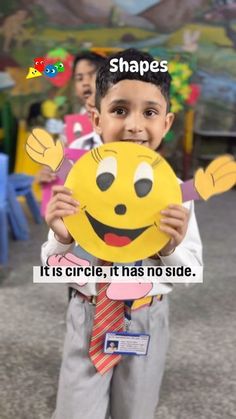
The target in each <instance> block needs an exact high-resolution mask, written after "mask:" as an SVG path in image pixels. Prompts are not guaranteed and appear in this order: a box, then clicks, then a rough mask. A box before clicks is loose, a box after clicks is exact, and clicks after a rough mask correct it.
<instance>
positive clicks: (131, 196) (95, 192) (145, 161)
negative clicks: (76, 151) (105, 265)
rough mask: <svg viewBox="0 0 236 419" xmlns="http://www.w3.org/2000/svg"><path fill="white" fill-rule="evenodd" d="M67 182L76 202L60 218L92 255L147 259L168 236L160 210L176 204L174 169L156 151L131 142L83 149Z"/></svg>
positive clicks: (123, 259)
mask: <svg viewBox="0 0 236 419" xmlns="http://www.w3.org/2000/svg"><path fill="white" fill-rule="evenodd" d="M65 186H67V187H68V188H70V189H71V190H72V191H73V197H74V198H75V199H76V200H77V201H79V203H80V209H79V211H78V213H77V214H75V215H72V216H68V217H65V218H64V222H65V225H66V227H67V228H68V230H69V232H70V234H71V235H72V237H73V238H74V239H75V241H76V242H77V243H79V245H80V246H82V247H83V248H84V249H85V250H86V251H87V252H89V253H90V254H92V255H93V256H95V257H97V258H100V259H104V260H107V261H111V262H124V263H127V262H133V261H137V260H140V259H145V258H147V257H149V256H152V255H154V254H156V253H157V252H158V251H159V250H160V249H162V248H163V247H164V246H165V245H166V244H167V242H168V241H169V237H168V236H167V235H166V234H164V233H163V232H161V231H160V229H159V224H160V218H161V214H160V211H161V210H162V209H164V208H166V207H167V206H168V205H169V204H171V203H172V204H180V203H181V202H182V195H181V189H180V185H179V183H178V180H177V178H176V175H175V173H174V172H173V170H172V169H171V167H170V166H169V164H168V163H167V162H166V161H165V159H164V158H163V157H162V156H160V155H159V154H157V153H156V152H154V151H152V150H150V149H148V148H147V147H144V146H141V145H137V144H132V143H129V142H127V143H126V142H125V143H121V142H114V143H109V144H105V145H103V146H101V147H99V148H96V149H94V150H91V151H90V152H88V153H86V154H85V155H84V156H83V157H82V158H81V159H80V160H78V161H77V163H76V164H75V165H74V166H73V168H72V169H71V171H70V173H69V175H68V177H67V180H66V182H65Z"/></svg>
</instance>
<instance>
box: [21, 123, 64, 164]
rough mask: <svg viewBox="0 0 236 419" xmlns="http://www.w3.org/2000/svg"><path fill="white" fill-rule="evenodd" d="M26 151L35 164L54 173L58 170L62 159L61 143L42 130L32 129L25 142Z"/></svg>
mask: <svg viewBox="0 0 236 419" xmlns="http://www.w3.org/2000/svg"><path fill="white" fill-rule="evenodd" d="M26 151H27V153H28V154H29V156H30V157H31V158H32V159H33V160H35V161H36V162H37V163H41V164H44V165H45V166H49V167H50V168H51V169H52V170H53V171H54V172H55V171H56V170H58V169H59V167H60V165H61V163H62V161H63V159H64V149H63V145H62V143H61V141H59V140H57V141H54V139H53V137H52V136H51V135H50V134H49V133H48V132H47V131H45V130H44V129H42V128H34V129H33V131H32V133H31V134H30V135H29V137H28V139H27V142H26Z"/></svg>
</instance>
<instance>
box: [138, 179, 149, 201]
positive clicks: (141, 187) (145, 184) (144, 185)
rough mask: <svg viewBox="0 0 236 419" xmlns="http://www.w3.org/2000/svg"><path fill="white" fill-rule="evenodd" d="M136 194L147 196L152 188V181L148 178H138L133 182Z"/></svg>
mask: <svg viewBox="0 0 236 419" xmlns="http://www.w3.org/2000/svg"><path fill="white" fill-rule="evenodd" d="M134 189H135V192H136V195H137V196H138V197H139V198H143V197H144V196H147V195H148V194H149V192H150V191H151V189H152V181H151V180H150V179H139V180H137V182H135V184H134Z"/></svg>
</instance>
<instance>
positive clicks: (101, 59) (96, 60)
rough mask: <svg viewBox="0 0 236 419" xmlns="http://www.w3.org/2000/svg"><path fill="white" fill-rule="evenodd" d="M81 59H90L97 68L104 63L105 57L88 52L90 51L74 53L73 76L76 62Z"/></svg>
mask: <svg viewBox="0 0 236 419" xmlns="http://www.w3.org/2000/svg"><path fill="white" fill-rule="evenodd" d="M82 60H86V61H90V62H91V64H94V65H95V67H96V69H98V68H99V67H100V66H101V65H102V64H103V63H104V61H105V60H106V58H105V57H103V56H102V55H99V54H97V53H96V52H90V51H85V52H81V53H80V54H78V55H76V57H75V59H74V62H73V70H72V72H73V76H74V74H75V68H76V66H77V64H78V63H79V62H80V61H82Z"/></svg>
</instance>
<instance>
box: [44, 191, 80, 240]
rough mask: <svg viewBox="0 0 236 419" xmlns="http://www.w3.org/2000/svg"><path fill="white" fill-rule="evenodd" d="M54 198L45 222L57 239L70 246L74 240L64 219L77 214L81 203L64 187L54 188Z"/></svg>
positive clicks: (50, 203) (47, 210)
mask: <svg viewBox="0 0 236 419" xmlns="http://www.w3.org/2000/svg"><path fill="white" fill-rule="evenodd" d="M52 192H53V195H52V198H51V199H50V201H49V203H48V205H47V209H46V214H45V220H46V222H47V224H48V226H49V227H50V228H51V229H52V230H53V231H54V233H55V238H56V239H57V240H58V241H59V242H60V243H63V244H70V243H72V242H73V238H72V236H71V235H70V233H69V231H68V230H67V228H66V226H65V224H64V222H63V220H62V218H63V217H66V216H67V215H73V214H76V213H77V211H78V209H79V208H78V207H79V203H78V202H77V201H76V200H75V199H74V198H72V196H71V194H72V192H71V191H70V190H69V189H68V188H66V187H65V186H62V185H57V186H53V187H52Z"/></svg>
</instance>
